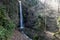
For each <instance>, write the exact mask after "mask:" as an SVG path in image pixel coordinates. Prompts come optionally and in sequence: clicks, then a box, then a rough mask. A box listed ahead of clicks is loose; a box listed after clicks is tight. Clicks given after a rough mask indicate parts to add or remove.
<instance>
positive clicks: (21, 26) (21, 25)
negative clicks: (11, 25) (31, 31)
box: [19, 1, 24, 29]
mask: <svg viewBox="0 0 60 40" xmlns="http://www.w3.org/2000/svg"><path fill="white" fill-rule="evenodd" d="M19 4H20V29H23V28H24V26H23V14H22V5H21V1H19Z"/></svg>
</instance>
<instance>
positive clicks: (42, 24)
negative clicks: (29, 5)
mask: <svg viewBox="0 0 60 40" xmlns="http://www.w3.org/2000/svg"><path fill="white" fill-rule="evenodd" d="M35 28H36V29H38V30H40V31H44V28H45V22H44V19H43V17H41V16H40V15H39V16H38V18H37V20H36V23H35Z"/></svg>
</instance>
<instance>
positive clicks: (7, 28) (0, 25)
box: [0, 7, 15, 40]
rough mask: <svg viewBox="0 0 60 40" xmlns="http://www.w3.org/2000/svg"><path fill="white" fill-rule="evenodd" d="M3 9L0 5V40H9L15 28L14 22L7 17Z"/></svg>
mask: <svg viewBox="0 0 60 40" xmlns="http://www.w3.org/2000/svg"><path fill="white" fill-rule="evenodd" d="M5 10H6V9H5V8H2V7H0V40H9V38H10V36H11V35H12V33H13V30H14V28H15V24H13V22H12V21H11V20H10V19H9V18H7V16H6V14H7V13H6V11H5Z"/></svg>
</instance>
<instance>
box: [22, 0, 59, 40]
mask: <svg viewBox="0 0 60 40" xmlns="http://www.w3.org/2000/svg"><path fill="white" fill-rule="evenodd" d="M21 1H22V4H23V7H25V8H23V10H24V11H26V12H24V11H23V12H24V13H23V14H24V18H25V19H24V20H25V21H24V22H25V26H26V27H27V28H28V29H25V30H26V31H25V32H26V34H27V35H29V34H30V35H33V34H38V33H40V34H41V31H40V30H39V28H41V27H42V28H44V31H49V32H51V33H52V32H53V33H54V32H57V31H58V30H59V28H58V27H57V17H58V16H59V7H60V6H59V0H38V1H36V0H30V1H29V0H21ZM35 3H36V4H35ZM39 18H40V19H39ZM42 20H43V22H41V21H42ZM41 24H43V25H44V26H41ZM28 30H29V31H28ZM34 30H35V31H34ZM36 30H39V31H40V32H37V31H36ZM44 31H42V32H44ZM42 34H43V35H44V33H42ZM30 35H29V36H30ZM33 36H34V35H33ZM40 36H41V35H40ZM45 36H46V35H45ZM46 37H47V36H46ZM47 39H48V37H47ZM49 40H52V39H49Z"/></svg>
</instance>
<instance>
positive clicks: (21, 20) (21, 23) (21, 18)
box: [19, 1, 32, 40]
mask: <svg viewBox="0 0 60 40" xmlns="http://www.w3.org/2000/svg"><path fill="white" fill-rule="evenodd" d="M19 6H20V30H22V34H23V35H24V36H25V37H26V38H27V39H29V40H32V39H30V38H29V37H28V36H27V35H25V34H24V32H23V29H24V24H23V14H22V4H21V1H19Z"/></svg>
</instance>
